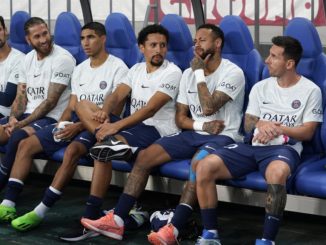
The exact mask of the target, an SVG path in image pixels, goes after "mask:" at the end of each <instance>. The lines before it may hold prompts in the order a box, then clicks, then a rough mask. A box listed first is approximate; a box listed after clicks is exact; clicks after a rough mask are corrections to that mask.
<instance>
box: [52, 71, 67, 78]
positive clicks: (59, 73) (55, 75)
mask: <svg viewBox="0 0 326 245" xmlns="http://www.w3.org/2000/svg"><path fill="white" fill-rule="evenodd" d="M54 77H60V78H62V77H64V78H68V79H69V78H70V74H69V73H63V72H55V73H54Z"/></svg>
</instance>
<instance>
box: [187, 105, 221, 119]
mask: <svg viewBox="0 0 326 245" xmlns="http://www.w3.org/2000/svg"><path fill="white" fill-rule="evenodd" d="M189 109H190V111H191V112H192V113H193V114H196V115H197V117H207V116H205V115H204V114H203V110H202V108H201V106H200V105H194V104H190V105H189ZM217 113H218V111H217V112H215V113H214V114H212V115H209V117H211V116H213V115H215V114H217Z"/></svg>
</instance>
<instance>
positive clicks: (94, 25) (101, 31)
mask: <svg viewBox="0 0 326 245" xmlns="http://www.w3.org/2000/svg"><path fill="white" fill-rule="evenodd" d="M85 29H90V30H93V31H95V33H96V35H98V36H103V35H106V30H105V26H104V25H103V24H102V23H100V22H96V21H93V22H89V23H87V24H85V25H84V26H83V27H82V28H81V30H82V31H83V30H85Z"/></svg>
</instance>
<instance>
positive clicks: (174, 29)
mask: <svg viewBox="0 0 326 245" xmlns="http://www.w3.org/2000/svg"><path fill="white" fill-rule="evenodd" d="M161 25H162V26H164V27H165V28H166V29H167V30H168V31H169V37H170V38H169V44H168V53H167V56H166V59H167V60H169V61H171V62H173V63H174V64H176V65H177V66H179V67H180V69H181V70H182V71H183V70H185V69H187V68H188V67H189V66H190V61H191V60H192V58H193V57H194V47H193V40H192V37H191V33H190V30H189V28H188V26H187V24H186V23H185V21H184V20H183V18H182V17H181V16H178V15H176V14H167V15H165V16H164V18H163V19H162V21H161Z"/></svg>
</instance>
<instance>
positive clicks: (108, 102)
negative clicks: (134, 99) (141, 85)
mask: <svg viewBox="0 0 326 245" xmlns="http://www.w3.org/2000/svg"><path fill="white" fill-rule="evenodd" d="M130 92H131V88H130V87H129V86H128V85H126V84H124V83H121V84H120V85H119V86H118V87H117V88H116V89H115V90H114V92H113V93H112V94H109V95H107V96H106V97H105V99H104V103H103V107H102V109H101V110H100V111H101V112H103V113H104V114H106V117H108V115H110V114H111V113H112V114H115V115H116V113H118V112H117V110H121V104H122V103H124V102H125V100H126V98H127V96H128V95H129V94H130ZM117 108H118V109H117Z"/></svg>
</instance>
